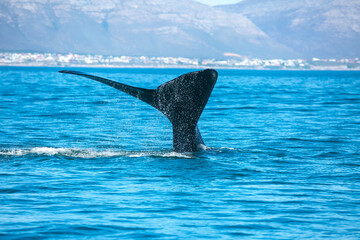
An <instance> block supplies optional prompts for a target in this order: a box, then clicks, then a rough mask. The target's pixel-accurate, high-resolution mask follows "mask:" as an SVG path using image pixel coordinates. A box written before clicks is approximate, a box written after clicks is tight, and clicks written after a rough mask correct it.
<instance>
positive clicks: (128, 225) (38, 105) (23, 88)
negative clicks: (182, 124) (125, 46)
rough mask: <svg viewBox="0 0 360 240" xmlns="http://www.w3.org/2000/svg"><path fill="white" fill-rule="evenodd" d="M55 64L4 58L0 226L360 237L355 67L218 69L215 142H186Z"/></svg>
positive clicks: (102, 72) (212, 104)
mask: <svg viewBox="0 0 360 240" xmlns="http://www.w3.org/2000/svg"><path fill="white" fill-rule="evenodd" d="M58 70H60V69H57V68H10V67H2V68H0V76H1V79H2V80H1V87H0V203H1V205H0V238H2V239H26V238H34V239H75V238H76V239H92V238H94V239H99V238H101V239H145V238H150V239H151V238H153V239H212V238H213V239H238V238H243V239H294V238H314V239H359V237H360V230H359V229H360V138H359V137H360V72H341V71H336V72H332V71H319V72H317V71H254V70H253V71H245V70H242V71H236V70H220V71H219V79H218V82H217V84H216V86H215V88H214V91H213V94H212V96H211V97H210V99H209V102H208V105H207V107H206V108H205V110H204V112H203V115H202V117H201V118H200V121H199V127H200V130H201V132H202V135H203V138H204V140H205V143H206V144H207V145H208V146H209V147H210V149H209V150H207V151H204V152H198V153H194V154H179V153H174V152H172V129H171V125H170V123H169V122H168V120H167V119H166V118H165V117H164V116H162V114H161V113H160V112H158V111H156V110H154V109H153V108H152V107H150V106H147V105H146V104H145V103H142V102H140V101H138V100H137V99H134V98H132V97H130V96H127V95H125V94H123V93H121V92H119V91H117V90H115V89H112V88H110V87H108V86H106V85H102V84H100V83H98V82H94V81H91V80H89V79H84V78H81V77H76V76H70V75H64V74H59V73H57V71H58ZM77 70H81V71H86V72H89V73H92V74H95V75H99V76H103V77H107V78H110V79H114V80H118V81H121V82H123V83H126V84H130V85H134V86H139V87H144V88H156V87H157V86H158V85H160V84H162V83H164V82H166V81H168V80H170V79H172V78H175V77H177V76H178V75H181V74H183V73H186V72H189V71H192V70H186V69H77Z"/></svg>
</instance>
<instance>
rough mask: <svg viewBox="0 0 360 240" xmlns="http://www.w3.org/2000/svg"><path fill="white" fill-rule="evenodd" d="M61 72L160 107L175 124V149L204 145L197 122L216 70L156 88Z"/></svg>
mask: <svg viewBox="0 0 360 240" xmlns="http://www.w3.org/2000/svg"><path fill="white" fill-rule="evenodd" d="M60 73H67V74H74V75H79V76H83V77H87V78H90V79H93V80H95V81H98V82H101V83H104V84H107V85H109V86H111V87H113V88H116V89H118V90H120V91H122V92H125V93H127V94H129V95H131V96H133V97H136V98H137V99H140V100H142V101H144V102H146V103H147V104H149V105H151V106H153V107H154V108H156V109H158V110H159V111H160V112H162V113H163V114H164V115H165V116H166V117H167V118H168V119H169V120H170V122H171V124H172V126H173V149H174V151H175V152H194V151H197V150H198V148H199V145H203V144H204V142H203V140H202V137H201V134H200V130H199V128H198V127H197V122H198V120H199V118H200V116H201V113H202V111H203V110H204V108H205V106H206V103H207V101H208V99H209V97H210V95H211V92H212V90H213V88H214V86H215V83H216V80H217V77H218V73H217V72H216V71H215V70H213V69H206V70H202V71H197V72H191V73H187V74H184V75H181V76H179V77H177V78H175V79H173V80H171V81H169V82H166V83H164V84H162V85H160V86H159V87H158V88H157V89H145V88H138V87H133V86H129V85H126V84H123V83H119V82H115V81H112V80H109V79H106V78H102V77H97V76H93V75H90V74H86V73H82V72H78V71H69V70H63V71H60Z"/></svg>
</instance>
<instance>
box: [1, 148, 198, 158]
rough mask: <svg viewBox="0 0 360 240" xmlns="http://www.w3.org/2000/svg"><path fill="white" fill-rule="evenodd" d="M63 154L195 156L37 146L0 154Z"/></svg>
mask: <svg viewBox="0 0 360 240" xmlns="http://www.w3.org/2000/svg"><path fill="white" fill-rule="evenodd" d="M28 155H39V156H41V155H42V156H62V157H74V158H112V157H129V158H141V157H163V158H194V156H193V155H192V154H186V153H176V152H172V151H171V152H169V151H158V152H156V151H148V152H145V151H121V150H112V149H106V150H96V149H79V148H54V147H35V148H30V149H1V150H0V156H28Z"/></svg>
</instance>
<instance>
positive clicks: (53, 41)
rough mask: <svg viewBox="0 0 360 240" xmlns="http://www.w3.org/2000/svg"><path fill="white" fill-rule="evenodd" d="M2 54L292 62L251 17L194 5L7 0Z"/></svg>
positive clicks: (145, 0) (1, 12) (1, 21)
mask: <svg viewBox="0 0 360 240" xmlns="http://www.w3.org/2000/svg"><path fill="white" fill-rule="evenodd" d="M0 33H1V38H0V50H3V51H4V50H6V51H9V50H10V51H40V52H60V53H64V52H75V53H93V54H94V53H95V54H109V55H147V56H184V57H219V56H222V54H223V53H224V52H234V53H238V54H242V55H247V56H253V57H273V56H274V55H276V56H284V57H286V56H291V55H292V54H293V52H292V51H291V50H290V49H289V48H287V47H285V46H283V45H282V44H279V43H277V42H276V41H273V40H272V39H271V38H270V37H269V36H267V34H265V33H264V32H263V31H261V30H260V29H259V28H258V27H257V26H256V25H254V24H253V23H252V22H251V21H250V20H249V19H248V18H246V17H244V16H243V15H241V14H236V13H227V12H225V11H222V10H217V9H215V8H212V7H210V6H206V5H204V4H201V3H197V2H195V1H191V0H182V1H178V0H2V1H1V2H0Z"/></svg>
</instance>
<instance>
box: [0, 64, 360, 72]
mask: <svg viewBox="0 0 360 240" xmlns="http://www.w3.org/2000/svg"><path fill="white" fill-rule="evenodd" d="M0 67H48V68H67V67H68V68H109V69H116V68H118V69H126V68H130V69H132V68H133V69H171V68H173V69H206V68H214V69H221V70H264V71H271V70H274V71H280V70H282V71H360V66H359V67H353V68H348V67H347V66H346V65H340V66H309V67H306V68H301V67H299V68H296V67H294V68H290V67H261V66H256V67H250V66H244V67H243V66H242V67H235V66H218V65H159V64H157V65H155V64H149V65H140V64H139V65H111V64H58V65H56V64H48V65H47V64H35V63H28V64H23V63H16V64H15V63H12V64H3V63H0Z"/></svg>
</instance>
